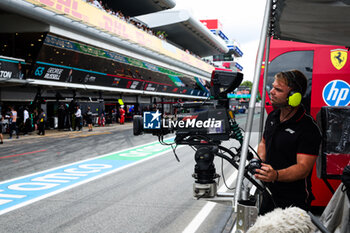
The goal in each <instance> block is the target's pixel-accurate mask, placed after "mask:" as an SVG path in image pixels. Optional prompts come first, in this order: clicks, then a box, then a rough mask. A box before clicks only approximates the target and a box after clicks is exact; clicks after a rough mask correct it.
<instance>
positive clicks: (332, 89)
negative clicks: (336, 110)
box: [322, 80, 350, 106]
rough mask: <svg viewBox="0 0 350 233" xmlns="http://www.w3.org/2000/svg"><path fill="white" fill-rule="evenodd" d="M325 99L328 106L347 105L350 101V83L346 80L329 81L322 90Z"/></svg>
mask: <svg viewBox="0 0 350 233" xmlns="http://www.w3.org/2000/svg"><path fill="white" fill-rule="evenodd" d="M322 98H323V101H324V102H325V103H326V104H327V105H328V106H347V105H349V103H350V85H349V83H347V82H345V81H344V80H333V81H330V82H328V83H327V84H326V85H325V87H324V88H323V91H322Z"/></svg>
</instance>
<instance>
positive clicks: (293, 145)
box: [255, 70, 321, 214]
mask: <svg viewBox="0 0 350 233" xmlns="http://www.w3.org/2000/svg"><path fill="white" fill-rule="evenodd" d="M274 79H275V80H274V82H273V84H272V87H273V88H272V90H271V91H270V97H271V103H272V105H273V107H274V111H272V112H271V113H270V114H269V115H268V117H267V120H266V124H265V130H264V134H263V138H262V140H261V142H260V143H259V145H258V154H259V156H260V157H261V159H262V166H261V168H260V169H256V174H255V177H256V178H257V179H259V180H261V181H264V182H266V185H267V187H268V188H269V190H270V191H271V193H272V197H271V195H269V194H268V193H267V192H264V193H263V198H262V203H261V206H260V213H259V214H265V213H267V212H270V211H272V210H273V209H274V208H277V207H280V208H285V207H289V206H296V207H299V208H302V209H304V210H308V208H309V206H310V203H311V201H312V200H313V199H314V196H313V195H312V192H311V180H310V179H311V171H312V168H313V166H314V164H315V161H316V158H317V155H318V152H319V145H320V142H321V135H320V131H319V128H318V127H317V125H316V124H315V122H314V120H313V118H312V117H311V116H310V115H308V114H306V111H305V108H304V106H303V105H302V104H301V103H300V102H301V98H302V96H303V95H304V94H305V91H306V88H307V79H306V77H305V76H304V74H303V73H302V72H300V71H298V70H292V71H286V72H280V73H277V74H276V75H275V77H274Z"/></svg>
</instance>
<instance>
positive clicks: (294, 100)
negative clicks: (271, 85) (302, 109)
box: [283, 71, 303, 107]
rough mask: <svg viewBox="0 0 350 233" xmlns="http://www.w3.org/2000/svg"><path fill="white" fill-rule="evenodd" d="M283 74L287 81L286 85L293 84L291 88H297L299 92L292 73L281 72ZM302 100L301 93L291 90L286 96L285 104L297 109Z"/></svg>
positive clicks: (299, 87) (298, 85)
mask: <svg viewBox="0 0 350 233" xmlns="http://www.w3.org/2000/svg"><path fill="white" fill-rule="evenodd" d="M283 74H284V76H285V77H286V78H287V79H288V84H289V83H293V84H294V85H293V86H296V87H298V89H300V90H301V86H300V84H299V83H297V81H296V79H295V75H294V72H293V71H287V72H283ZM302 98H303V96H302V95H301V93H300V92H299V91H295V90H294V91H293V90H292V91H291V92H289V94H288V97H287V103H288V105H289V106H292V107H297V106H299V105H300V103H301V100H302Z"/></svg>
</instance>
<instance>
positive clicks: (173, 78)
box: [168, 75, 185, 87]
mask: <svg viewBox="0 0 350 233" xmlns="http://www.w3.org/2000/svg"><path fill="white" fill-rule="evenodd" d="M168 77H169V78H170V79H171V81H173V83H174V84H175V85H176V86H178V87H184V86H185V84H184V83H183V82H182V81H181V79H180V78H179V77H178V76H175V75H168Z"/></svg>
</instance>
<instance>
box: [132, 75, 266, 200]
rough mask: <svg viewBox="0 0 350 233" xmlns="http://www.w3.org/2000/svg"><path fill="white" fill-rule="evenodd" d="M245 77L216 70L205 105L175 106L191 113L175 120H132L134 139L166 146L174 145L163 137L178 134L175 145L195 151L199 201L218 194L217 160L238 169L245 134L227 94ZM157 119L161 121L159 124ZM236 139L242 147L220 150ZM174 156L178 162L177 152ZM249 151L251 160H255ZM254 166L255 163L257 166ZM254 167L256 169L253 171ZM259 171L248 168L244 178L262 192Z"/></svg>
mask: <svg viewBox="0 0 350 233" xmlns="http://www.w3.org/2000/svg"><path fill="white" fill-rule="evenodd" d="M242 80H243V74H242V73H239V72H227V71H218V70H215V71H213V73H212V76H211V82H210V97H209V98H208V99H207V100H205V101H203V102H182V103H176V104H174V108H177V109H180V111H181V110H184V111H188V110H192V111H190V112H189V113H181V114H176V115H175V116H170V117H164V118H162V119H161V118H160V115H161V113H159V111H157V112H153V113H152V112H144V114H143V117H142V116H140V115H137V116H134V118H133V130H134V135H140V134H143V133H148V134H153V135H155V136H158V139H159V141H160V142H161V143H162V144H163V145H173V144H169V143H165V142H164V138H163V137H164V136H165V135H167V134H169V133H174V132H175V135H176V136H175V139H174V144H176V145H189V146H191V147H192V148H193V149H194V150H195V156H194V158H195V161H196V164H195V168H194V174H193V175H192V176H193V177H194V179H195V182H194V184H193V195H194V197H196V198H198V199H199V198H202V197H204V198H211V197H214V196H215V195H216V193H217V182H216V181H215V179H216V178H219V177H220V175H218V174H217V173H216V170H215V165H214V157H215V156H218V157H221V158H223V159H225V160H227V161H228V162H229V163H230V164H231V165H232V166H234V167H235V168H236V169H238V167H239V165H238V162H239V157H240V152H241V144H242V142H243V135H242V131H241V129H240V127H239V125H238V124H237V122H236V120H235V115H234V113H233V111H231V110H230V109H229V99H228V98H227V94H228V93H231V92H233V91H234V90H235V89H236V88H237V87H238V86H239V85H240V84H241V82H242ZM157 119H158V120H157ZM230 139H235V140H237V141H238V142H239V147H238V148H234V149H235V150H234V151H233V150H232V148H230V149H228V148H226V147H224V146H221V143H222V141H227V140H230ZM173 150H174V154H175V157H176V158H177V160H178V161H179V159H178V157H177V155H176V153H175V149H173ZM252 151H253V152H254V150H252V149H251V148H250V150H249V154H248V160H249V159H252V157H253V155H252ZM254 164H255V163H254ZM252 167H253V169H252ZM255 168H257V167H254V166H247V169H246V171H245V177H246V178H247V179H248V180H249V181H251V182H252V183H253V184H254V185H255V186H257V187H258V188H259V189H262V187H261V186H260V185H259V184H258V183H257V182H256V180H255V179H253V178H252V176H251V175H248V172H250V174H254V170H255Z"/></svg>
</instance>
